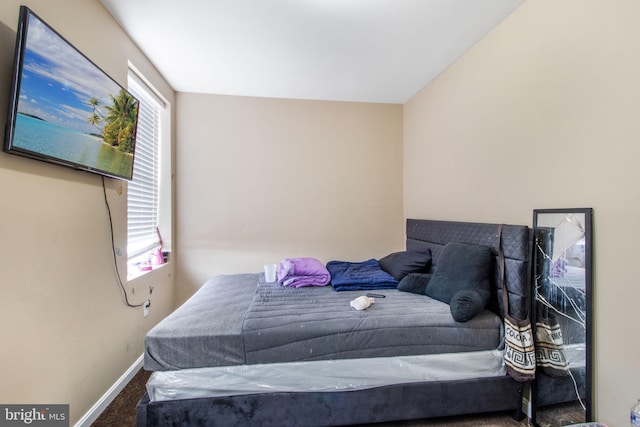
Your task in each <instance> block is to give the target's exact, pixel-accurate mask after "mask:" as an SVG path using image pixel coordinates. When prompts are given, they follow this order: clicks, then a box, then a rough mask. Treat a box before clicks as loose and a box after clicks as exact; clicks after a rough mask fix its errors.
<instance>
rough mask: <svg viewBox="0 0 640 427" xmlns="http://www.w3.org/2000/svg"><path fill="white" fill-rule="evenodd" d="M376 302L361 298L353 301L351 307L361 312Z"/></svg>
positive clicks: (369, 298)
mask: <svg viewBox="0 0 640 427" xmlns="http://www.w3.org/2000/svg"><path fill="white" fill-rule="evenodd" d="M374 302H376V300H375V299H373V298H371V297H365V296H361V297H358V298H356V299H353V300H351V302H350V303H349V305H351V307H353V308H355V309H356V310H358V311H360V310H366V309H367V308H369V307H370V306H371V304H373V303H374Z"/></svg>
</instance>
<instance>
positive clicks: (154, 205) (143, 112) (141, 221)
mask: <svg viewBox="0 0 640 427" xmlns="http://www.w3.org/2000/svg"><path fill="white" fill-rule="evenodd" d="M128 85H129V91H130V92H131V93H132V94H133V96H135V97H136V98H138V100H140V107H139V109H138V130H137V134H136V149H135V158H134V164H133V180H132V181H130V182H129V186H128V188H129V196H128V205H127V206H128V208H127V256H128V257H129V258H132V257H135V256H137V255H139V254H141V253H143V252H144V251H147V250H150V249H153V248H154V247H157V246H158V245H159V243H160V238H159V236H158V231H157V230H158V199H159V197H158V194H159V191H158V190H159V176H160V173H159V172H160V171H159V165H160V163H159V155H160V153H159V151H160V110H161V109H162V108H164V103H163V102H162V101H160V100H159V99H158V98H157V97H156V96H155V94H154V93H153V92H152V91H151V90H150V89H149V88H148V87H147V86H146V85H145V84H144V83H143V82H141V81H139V80H138V79H137V78H136V77H135V76H134V75H132V74H131V73H129V79H128Z"/></svg>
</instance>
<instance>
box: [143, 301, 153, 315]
mask: <svg viewBox="0 0 640 427" xmlns="http://www.w3.org/2000/svg"><path fill="white" fill-rule="evenodd" d="M149 307H151V301H149V300H146V301H145V302H144V305H143V306H142V317H147V316H148V315H149Z"/></svg>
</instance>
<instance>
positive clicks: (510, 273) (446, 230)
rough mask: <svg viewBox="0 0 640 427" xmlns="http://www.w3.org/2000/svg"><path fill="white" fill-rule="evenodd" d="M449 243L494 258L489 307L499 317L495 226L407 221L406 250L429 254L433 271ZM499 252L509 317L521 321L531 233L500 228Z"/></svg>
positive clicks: (524, 313)
mask: <svg viewBox="0 0 640 427" xmlns="http://www.w3.org/2000/svg"><path fill="white" fill-rule="evenodd" d="M449 242H458V243H470V244H476V245H484V246H489V247H490V248H491V249H492V251H493V253H494V255H495V257H496V262H494V271H495V278H494V281H493V286H492V289H493V295H492V298H491V300H492V304H493V305H492V306H491V307H490V308H491V309H493V310H494V311H495V312H497V313H500V314H501V313H503V307H502V299H501V298H502V283H501V282H500V279H499V277H500V272H499V267H498V262H497V257H498V224H485V223H473V222H455V221H435V220H425V219H407V243H406V247H407V250H419V251H424V250H426V249H429V250H430V251H431V262H432V269H435V268H437V266H438V258H439V257H440V253H441V251H442V248H443V247H444V246H445V245H446V244H447V243H449ZM502 248H503V250H504V256H505V275H506V279H507V290H508V292H509V309H510V313H511V315H512V316H514V317H516V318H518V319H524V318H525V317H526V316H527V314H528V311H529V307H530V303H531V286H530V282H531V280H530V265H529V263H530V252H531V233H530V229H529V227H527V226H525V225H503V227H502Z"/></svg>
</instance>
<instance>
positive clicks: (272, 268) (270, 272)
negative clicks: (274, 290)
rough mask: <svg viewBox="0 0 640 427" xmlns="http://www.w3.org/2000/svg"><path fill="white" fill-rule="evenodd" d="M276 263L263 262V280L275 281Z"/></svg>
mask: <svg viewBox="0 0 640 427" xmlns="http://www.w3.org/2000/svg"><path fill="white" fill-rule="evenodd" d="M277 269H278V265H277V264H265V265H264V280H265V282H268V283H272V282H275V281H276V270H277Z"/></svg>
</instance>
